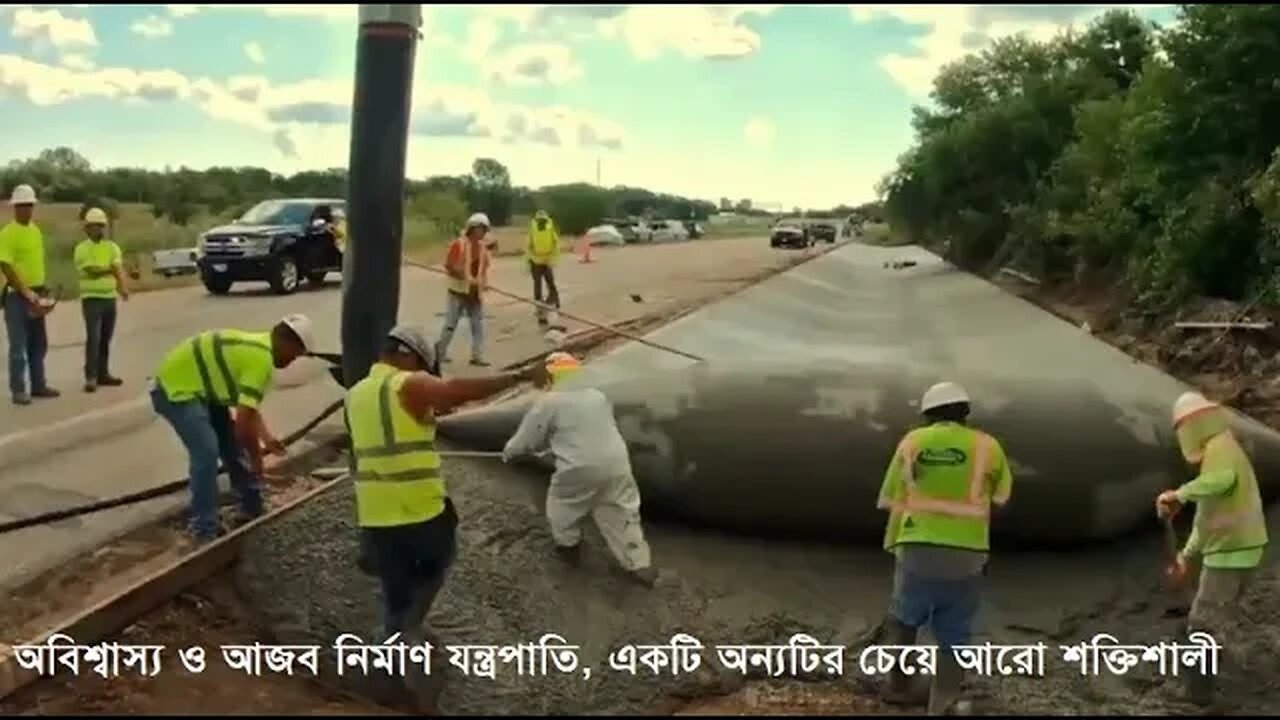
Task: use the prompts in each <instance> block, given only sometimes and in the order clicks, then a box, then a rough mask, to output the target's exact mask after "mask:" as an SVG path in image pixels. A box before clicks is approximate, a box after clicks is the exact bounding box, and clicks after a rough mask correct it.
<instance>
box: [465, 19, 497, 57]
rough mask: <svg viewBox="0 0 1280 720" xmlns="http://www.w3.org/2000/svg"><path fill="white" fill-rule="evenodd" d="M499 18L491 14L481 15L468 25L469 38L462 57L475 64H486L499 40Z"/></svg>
mask: <svg viewBox="0 0 1280 720" xmlns="http://www.w3.org/2000/svg"><path fill="white" fill-rule="evenodd" d="M498 34H499V28H498V20H497V18H496V17H494V16H491V15H481V16H480V17H477V18H474V19H473V20H472V21H471V22H470V24H468V25H467V39H466V42H465V43H464V44H463V46H462V58H463V59H464V60H466V61H467V62H469V63H471V64H473V65H484V64H485V63H486V62H488V60H489V54H490V53H491V52H492V51H493V47H494V45H496V44H497V42H498Z"/></svg>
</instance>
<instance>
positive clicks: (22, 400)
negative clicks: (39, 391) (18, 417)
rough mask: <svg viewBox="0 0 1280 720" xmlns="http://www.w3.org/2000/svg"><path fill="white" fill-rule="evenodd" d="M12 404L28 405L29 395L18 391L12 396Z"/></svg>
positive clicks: (29, 402) (29, 401)
mask: <svg viewBox="0 0 1280 720" xmlns="http://www.w3.org/2000/svg"><path fill="white" fill-rule="evenodd" d="M13 404H14V405H30V404H31V396H30V395H28V394H26V393H18V394H17V395H14V396H13Z"/></svg>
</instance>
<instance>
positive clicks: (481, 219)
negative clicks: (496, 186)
mask: <svg viewBox="0 0 1280 720" xmlns="http://www.w3.org/2000/svg"><path fill="white" fill-rule="evenodd" d="M477 225H479V226H481V227H484V228H490V227H492V225H490V224H489V216H488V215H485V214H484V213H479V212H478V213H475V214H474V215H472V216H471V217H469V218H467V227H469V228H473V227H475V226H477Z"/></svg>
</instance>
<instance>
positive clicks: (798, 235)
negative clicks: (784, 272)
mask: <svg viewBox="0 0 1280 720" xmlns="http://www.w3.org/2000/svg"><path fill="white" fill-rule="evenodd" d="M812 244H813V241H812V240H811V239H810V236H809V229H808V228H807V227H805V225H804V223H803V222H801V221H799V220H780V221H778V224H777V225H774V226H773V232H772V233H770V234H769V247H775V248H780V247H799V248H807V247H809V246H810V245H812Z"/></svg>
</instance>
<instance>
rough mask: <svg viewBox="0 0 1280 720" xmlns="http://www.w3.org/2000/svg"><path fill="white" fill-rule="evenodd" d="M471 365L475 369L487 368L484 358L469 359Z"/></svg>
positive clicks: (487, 362) (487, 364)
mask: <svg viewBox="0 0 1280 720" xmlns="http://www.w3.org/2000/svg"><path fill="white" fill-rule="evenodd" d="M471 364H472V365H474V366H476V367H489V361H488V360H485V359H484V358H471Z"/></svg>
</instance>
